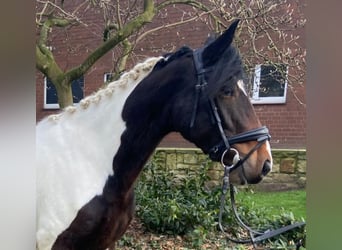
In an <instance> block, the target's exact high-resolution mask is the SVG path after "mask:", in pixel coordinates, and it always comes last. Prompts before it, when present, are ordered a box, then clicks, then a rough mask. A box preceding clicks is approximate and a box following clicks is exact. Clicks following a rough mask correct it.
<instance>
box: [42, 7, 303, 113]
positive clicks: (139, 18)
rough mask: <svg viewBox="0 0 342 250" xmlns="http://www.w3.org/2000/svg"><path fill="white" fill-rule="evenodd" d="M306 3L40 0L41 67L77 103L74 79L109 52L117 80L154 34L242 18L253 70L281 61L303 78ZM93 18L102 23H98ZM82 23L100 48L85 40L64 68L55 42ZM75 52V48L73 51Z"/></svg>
mask: <svg viewBox="0 0 342 250" xmlns="http://www.w3.org/2000/svg"><path fill="white" fill-rule="evenodd" d="M295 4H297V5H295ZM300 7H301V5H300V4H298V3H296V2H295V1H294V0H292V1H291V0H277V1H267V0H249V1H242V0H232V1H229V2H227V1H223V0H207V1H201V0H158V1H157V0H144V1H137V0H128V1H120V0H115V1H109V0H78V1H66V2H65V1H63V0H61V1H57V0H54V1H47V0H37V1H36V10H37V11H36V23H37V25H36V27H37V43H36V58H37V59H36V68H37V69H38V70H39V71H40V72H42V73H43V74H44V75H45V76H47V77H48V78H49V79H50V80H51V81H52V83H53V84H54V85H55V87H56V90H57V96H58V102H59V105H60V107H61V108H64V107H66V106H68V105H71V104H72V102H73V101H72V90H71V83H72V81H73V80H76V79H78V78H79V77H81V76H82V75H84V74H85V73H86V72H87V71H88V70H89V69H90V68H91V67H92V66H93V65H94V64H95V63H96V62H97V61H98V60H99V59H100V58H102V57H103V56H104V55H106V54H107V53H108V52H111V53H113V58H115V59H114V60H113V73H114V78H116V77H118V76H119V75H120V73H121V72H122V71H124V70H125V69H126V64H127V60H128V58H132V55H133V53H134V51H135V50H134V49H135V48H136V46H138V45H139V43H140V42H141V41H142V40H144V39H148V37H149V36H151V34H153V33H158V32H160V31H162V30H164V29H170V28H173V27H175V26H178V25H186V24H187V23H190V22H193V21H200V22H202V23H204V24H205V25H207V26H208V27H209V29H211V30H213V31H215V32H220V31H221V30H222V29H223V28H224V27H226V26H227V25H229V23H231V21H232V20H233V19H235V18H239V19H241V20H242V22H241V25H240V28H239V31H240V40H238V41H237V42H236V44H237V46H238V47H239V49H240V50H241V51H243V56H244V61H245V63H246V65H247V69H249V68H252V65H255V64H256V63H274V64H276V63H278V62H281V63H285V64H287V65H289V66H291V67H295V68H296V71H294V72H295V74H294V75H293V77H294V79H293V80H292V79H291V80H292V81H295V80H297V82H298V81H299V82H300V81H302V77H303V75H304V72H305V60H304V56H305V50H304V49H303V48H302V47H301V46H300V45H299V44H298V43H297V41H298V39H299V37H297V36H295V35H293V32H294V30H296V29H298V28H300V27H302V26H303V25H304V23H305V19H304V18H303V14H302V12H301V11H302V10H301V8H300ZM170 8H173V9H178V10H179V12H180V13H181V14H180V15H179V18H178V19H177V20H175V19H172V20H171V19H168V11H169V10H170ZM297 10H299V11H298V12H296V11H297ZM93 16H96V17H97V18H98V19H99V18H100V19H101V20H102V21H101V22H98V21H97V22H94V20H92V18H91V17H93ZM157 16H158V17H160V16H164V17H165V18H163V22H162V23H158V24H155V23H153V20H154V19H155V18H156V17H157ZM76 25H77V28H79V29H81V28H86V29H88V30H89V31H90V32H93V33H94V35H95V36H97V37H98V38H99V44H98V46H97V47H95V48H94V47H90V46H89V47H87V45H86V44H84V46H85V49H84V50H83V53H84V54H86V55H87V56H86V57H85V58H84V59H83V61H82V62H80V63H79V64H78V65H77V66H70V67H68V66H63V67H62V66H61V65H60V64H58V63H57V61H58V60H56V57H58V55H56V54H54V52H53V51H52V50H51V48H50V46H49V44H50V43H51V41H52V40H54V39H58V35H55V36H54V34H57V33H58V32H61V31H62V32H65V33H66V34H69V33H68V32H67V31H68V30H70V31H71V30H75V26H76ZM265 43H266V44H267V45H266V46H265ZM66 46H67V45H66ZM69 49H70V48H69ZM68 53H69V52H68ZM72 55H73V49H70V56H72ZM291 72H293V71H291ZM298 79H299V80H298Z"/></svg>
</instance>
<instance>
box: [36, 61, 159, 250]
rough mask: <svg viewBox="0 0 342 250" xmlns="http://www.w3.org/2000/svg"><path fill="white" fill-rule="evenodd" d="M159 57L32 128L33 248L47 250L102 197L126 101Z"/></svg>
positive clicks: (119, 134)
mask: <svg viewBox="0 0 342 250" xmlns="http://www.w3.org/2000/svg"><path fill="white" fill-rule="evenodd" d="M160 59H161V58H160V57H159V58H150V59H147V60H146V61H145V62H144V63H140V64H138V65H136V66H135V67H134V69H133V70H131V71H130V72H128V73H125V74H124V75H122V77H121V78H120V79H119V80H118V81H116V82H112V83H110V84H109V85H108V86H107V88H104V89H101V90H99V91H98V92H97V93H95V94H93V95H91V96H89V97H86V98H85V99H84V100H82V101H81V102H80V104H79V105H77V106H74V107H67V108H66V109H65V111H64V112H62V113H60V114H57V115H52V116H49V117H47V118H45V119H43V120H42V121H41V122H39V123H38V124H37V127H36V161H37V169H36V174H37V204H36V207H37V233H36V240H37V249H39V250H47V249H51V247H52V245H53V243H54V242H55V240H56V239H57V237H58V235H59V234H61V233H62V232H63V231H64V230H65V229H66V228H68V227H69V225H70V223H71V222H72V221H73V220H74V218H75V217H76V214H77V212H78V211H79V210H80V209H81V208H82V207H83V206H84V205H85V204H86V203H88V202H89V201H90V200H91V199H92V198H93V197H94V196H95V195H99V194H101V193H102V190H103V187H104V184H105V182H106V180H107V177H108V176H109V175H112V174H113V169H112V161H113V156H114V155H115V154H116V152H117V150H118V148H119V146H120V137H121V134H122V133H123V131H124V130H125V127H126V126H125V123H124V121H123V120H122V117H121V113H122V109H123V106H124V104H125V101H126V99H127V97H128V96H129V95H130V94H131V92H132V91H133V90H134V88H135V87H136V86H137V84H138V83H139V82H141V81H142V79H143V78H144V77H146V76H147V75H148V74H149V73H150V72H151V71H152V69H153V67H154V65H155V64H156V63H157V62H158V61H159V60H160Z"/></svg>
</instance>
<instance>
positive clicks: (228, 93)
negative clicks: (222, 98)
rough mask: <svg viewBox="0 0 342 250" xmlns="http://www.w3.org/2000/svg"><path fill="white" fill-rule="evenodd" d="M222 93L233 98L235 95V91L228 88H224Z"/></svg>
mask: <svg viewBox="0 0 342 250" xmlns="http://www.w3.org/2000/svg"><path fill="white" fill-rule="evenodd" d="M221 91H222V93H223V94H224V95H226V96H233V95H234V90H233V89H231V88H228V87H223V88H222V89H221Z"/></svg>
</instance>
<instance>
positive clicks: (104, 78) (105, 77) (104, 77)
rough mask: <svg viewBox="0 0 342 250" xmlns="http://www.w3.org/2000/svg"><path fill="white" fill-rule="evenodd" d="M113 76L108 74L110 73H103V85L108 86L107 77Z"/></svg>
mask: <svg viewBox="0 0 342 250" xmlns="http://www.w3.org/2000/svg"><path fill="white" fill-rule="evenodd" d="M112 75H113V73H110V72H106V73H104V74H103V82H104V83H105V84H108V83H110V81H108V78H109V77H108V76H112Z"/></svg>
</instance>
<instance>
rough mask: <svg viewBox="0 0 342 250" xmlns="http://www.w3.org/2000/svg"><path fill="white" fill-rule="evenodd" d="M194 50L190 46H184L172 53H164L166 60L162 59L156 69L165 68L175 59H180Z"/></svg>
mask: <svg viewBox="0 0 342 250" xmlns="http://www.w3.org/2000/svg"><path fill="white" fill-rule="evenodd" d="M192 52H193V50H192V49H191V48H189V47H188V46H183V47H181V48H180V49H179V50H177V51H175V52H171V53H166V54H164V55H163V58H164V60H160V61H159V62H158V63H157V64H156V65H155V69H159V68H163V67H165V66H166V65H168V64H169V63H171V62H172V61H174V60H175V59H178V58H180V57H182V56H184V55H185V54H188V53H191V54H192Z"/></svg>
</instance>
